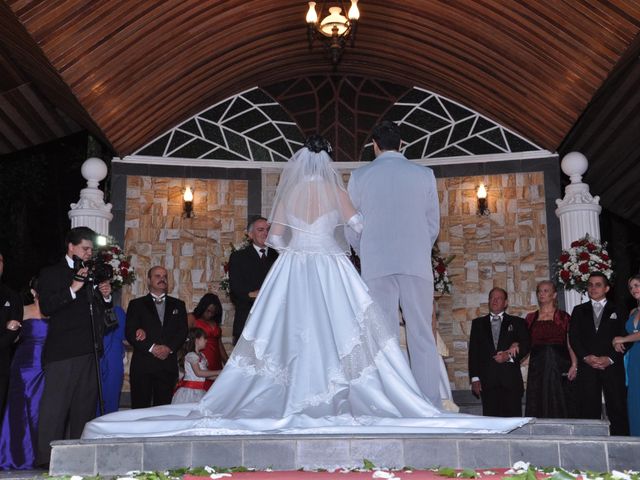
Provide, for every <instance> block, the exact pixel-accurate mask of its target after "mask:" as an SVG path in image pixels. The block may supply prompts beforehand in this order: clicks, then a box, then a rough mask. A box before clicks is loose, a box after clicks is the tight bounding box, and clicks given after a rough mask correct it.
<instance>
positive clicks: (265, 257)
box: [260, 248, 267, 260]
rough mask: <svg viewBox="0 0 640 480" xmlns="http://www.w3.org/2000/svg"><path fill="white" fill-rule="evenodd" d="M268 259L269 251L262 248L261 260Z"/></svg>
mask: <svg viewBox="0 0 640 480" xmlns="http://www.w3.org/2000/svg"><path fill="white" fill-rule="evenodd" d="M266 259H267V249H266V248H261V249H260V260H266Z"/></svg>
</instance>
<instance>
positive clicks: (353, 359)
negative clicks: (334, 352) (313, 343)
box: [229, 302, 397, 413]
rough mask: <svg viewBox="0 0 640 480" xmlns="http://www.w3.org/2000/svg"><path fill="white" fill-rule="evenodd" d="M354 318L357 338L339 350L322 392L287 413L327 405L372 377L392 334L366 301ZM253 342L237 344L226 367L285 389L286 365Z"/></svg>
mask: <svg viewBox="0 0 640 480" xmlns="http://www.w3.org/2000/svg"><path fill="white" fill-rule="evenodd" d="M363 308H364V310H361V311H360V312H359V313H358V314H357V315H356V321H357V323H358V325H359V327H360V328H359V336H357V337H355V338H352V339H350V340H349V341H348V343H347V344H346V345H343V346H342V348H341V350H342V351H343V352H348V353H346V354H344V355H341V356H340V364H339V366H336V367H335V368H332V369H331V370H330V371H329V372H328V375H327V378H328V380H327V384H326V385H325V387H324V389H323V392H322V393H316V394H313V395H310V396H308V397H307V398H304V399H302V400H300V401H298V402H296V403H295V404H292V405H290V408H289V409H288V410H289V412H290V413H296V412H300V411H303V410H305V409H306V408H308V407H312V406H318V405H320V404H323V403H330V402H331V401H332V400H333V399H334V398H335V397H336V396H337V395H338V394H340V392H344V391H345V389H348V388H349V385H351V384H356V383H359V382H361V381H364V379H366V378H367V377H369V376H371V375H375V374H376V372H377V370H378V367H377V365H376V359H377V357H378V356H379V355H382V354H384V351H385V350H386V349H387V347H389V346H390V345H391V344H392V343H393V342H396V341H397V340H396V338H395V335H394V334H393V333H391V332H390V331H389V329H388V328H387V325H386V322H385V321H384V314H383V312H382V310H381V309H380V307H378V306H377V305H376V304H375V303H372V302H370V303H369V304H368V305H366V306H363ZM262 343H263V342H261V341H259V340H257V341H246V340H245V341H241V342H239V343H238V345H236V347H235V349H234V351H233V353H232V355H231V358H230V359H229V363H230V365H232V366H233V368H238V369H240V371H242V372H243V373H244V374H245V375H247V376H255V375H259V376H263V377H267V378H270V379H271V380H272V381H273V382H274V383H276V384H278V385H283V386H289V385H291V383H292V379H291V375H290V370H289V368H288V367H287V365H283V364H279V363H278V361H276V360H274V358H273V357H272V356H270V355H264V354H263V353H264V351H265V347H266V345H263V344H262Z"/></svg>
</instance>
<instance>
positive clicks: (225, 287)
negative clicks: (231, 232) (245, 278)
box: [218, 234, 251, 295]
mask: <svg viewBox="0 0 640 480" xmlns="http://www.w3.org/2000/svg"><path fill="white" fill-rule="evenodd" d="M249 245H251V240H249V237H248V236H247V235H246V234H245V236H244V240H243V241H242V243H241V244H240V246H239V247H236V246H235V245H234V244H233V243H232V242H229V249H228V250H227V251H226V252H225V260H224V262H222V278H221V279H220V283H219V284H218V288H219V290H220V291H221V292H223V293H225V294H226V295H229V293H231V289H230V288H229V258H230V257H231V254H232V253H233V252H235V251H236V250H242V249H243V248H246V247H248V246H249Z"/></svg>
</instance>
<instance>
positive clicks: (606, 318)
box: [569, 272, 629, 435]
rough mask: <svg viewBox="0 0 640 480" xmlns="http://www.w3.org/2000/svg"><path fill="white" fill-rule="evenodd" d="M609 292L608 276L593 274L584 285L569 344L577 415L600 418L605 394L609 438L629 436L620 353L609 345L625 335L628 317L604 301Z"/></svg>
mask: <svg viewBox="0 0 640 480" xmlns="http://www.w3.org/2000/svg"><path fill="white" fill-rule="evenodd" d="M608 291H609V280H608V279H607V277H606V276H605V275H604V274H603V273H600V272H596V273H592V274H591V275H590V276H589V280H588V282H587V293H588V294H589V301H588V302H585V303H582V304H580V305H577V306H576V307H575V308H574V309H573V312H572V313H571V324H570V326H569V341H570V342H571V347H572V348H573V351H574V352H575V354H576V357H577V358H578V362H579V364H578V376H577V378H576V381H577V387H578V391H579V395H578V409H579V411H578V416H579V417H580V418H596V419H599V418H601V415H602V394H603V393H604V402H605V406H606V410H607V416H608V418H609V422H610V423H611V426H610V431H611V435H629V421H628V417H627V393H626V386H625V371H624V360H623V354H622V353H618V352H616V351H615V349H614V348H613V345H612V341H613V338H614V337H617V336H624V335H626V331H625V327H624V324H625V321H626V319H627V316H626V315H625V314H624V312H623V311H622V310H621V309H618V308H617V307H616V306H615V305H614V304H613V303H612V302H608V301H607V292H608Z"/></svg>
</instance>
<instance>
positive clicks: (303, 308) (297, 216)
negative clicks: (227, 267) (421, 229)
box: [82, 135, 528, 439]
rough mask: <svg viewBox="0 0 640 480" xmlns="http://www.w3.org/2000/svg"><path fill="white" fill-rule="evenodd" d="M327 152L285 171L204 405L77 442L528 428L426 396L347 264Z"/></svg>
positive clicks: (341, 212) (348, 213) (344, 220)
mask: <svg viewBox="0 0 640 480" xmlns="http://www.w3.org/2000/svg"><path fill="white" fill-rule="evenodd" d="M330 152H331V147H330V145H329V143H328V142H327V141H326V140H325V139H324V138H322V137H320V136H317V135H315V136H312V137H310V138H309V139H307V141H306V142H305V144H304V147H303V148H302V149H300V150H299V151H298V152H296V153H295V154H294V156H293V157H292V158H291V160H290V161H289V163H288V164H287V167H286V168H285V170H284V172H283V174H282V177H281V180H280V183H279V185H278V190H277V192H276V198H275V201H274V206H273V211H272V213H271V217H270V219H269V220H270V223H271V225H272V226H271V231H270V233H269V237H268V240H267V242H268V243H269V244H270V245H271V246H272V247H274V248H276V249H278V250H279V251H280V252H281V255H280V256H279V258H278V260H277V261H276V263H275V264H274V265H273V267H272V268H271V271H270V272H269V275H268V276H267V278H266V279H265V281H264V284H263V286H262V288H261V290H260V293H259V295H258V298H257V300H256V302H255V304H254V306H253V309H252V311H251V314H250V316H249V319H248V322H247V325H246V326H245V329H244V331H243V333H242V336H241V338H240V340H239V341H238V344H237V345H236V347H235V349H234V350H233V353H232V355H231V357H230V358H229V361H228V363H227V365H226V366H225V368H224V370H223V371H222V373H221V374H220V376H219V377H218V379H217V381H216V382H215V383H214V384H213V386H212V387H211V389H210V390H209V392H208V393H207V394H206V395H205V396H204V398H202V400H201V401H200V402H199V403H197V404H182V405H180V404H178V405H166V406H159V407H153V408H147V409H138V410H125V411H120V412H116V413H112V414H109V415H105V416H103V417H100V418H97V419H95V420H93V421H92V422H89V423H88V424H87V425H86V427H85V429H84V433H83V435H82V438H85V439H87V438H103V437H144V436H168V435H221V434H222V435H224V434H274V433H304V434H309V433H322V434H326V433H498V432H507V431H510V430H512V429H514V428H516V427H519V426H521V425H523V424H525V423H527V421H528V419H525V418H500V419H498V418H491V417H477V416H472V415H463V414H455V413H448V412H443V411H440V410H439V409H437V408H436V407H435V406H433V405H432V404H431V403H430V402H429V401H428V400H427V399H426V398H425V397H424V396H423V395H422V393H421V392H420V389H419V388H418V386H417V384H416V382H415V380H414V378H413V376H412V374H411V371H410V369H409V365H408V364H407V363H406V360H405V357H404V355H403V353H402V351H401V349H400V346H399V343H398V339H397V338H396V337H395V336H394V334H393V333H392V332H390V331H389V330H388V328H387V327H385V325H386V322H385V321H384V320H383V317H382V315H383V313H382V311H381V310H380V308H379V307H378V306H377V305H376V304H375V303H373V301H372V300H371V297H370V296H369V294H368V292H367V287H366V286H365V284H364V282H363V281H362V280H361V279H360V277H359V275H358V273H357V272H356V270H355V268H354V267H353V265H352V264H351V262H350V261H349V259H348V258H347V255H346V252H347V251H348V245H347V242H346V241H345V237H344V229H345V228H352V229H354V230H355V231H356V232H359V231H360V230H361V229H362V219H361V217H360V215H359V214H358V213H357V212H356V211H355V209H354V208H353V205H352V204H351V202H350V200H349V197H348V195H347V192H346V190H345V188H344V185H343V182H342V179H341V177H340V175H339V174H338V173H337V172H336V171H335V170H334V169H333V167H332V166H331V159H330V156H329V153H330ZM425 368H429V366H427V365H425ZM433 368H436V367H433Z"/></svg>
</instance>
